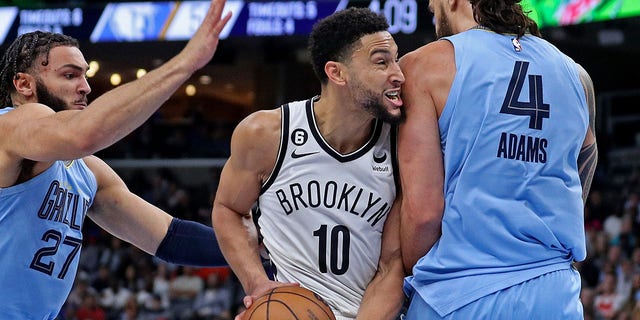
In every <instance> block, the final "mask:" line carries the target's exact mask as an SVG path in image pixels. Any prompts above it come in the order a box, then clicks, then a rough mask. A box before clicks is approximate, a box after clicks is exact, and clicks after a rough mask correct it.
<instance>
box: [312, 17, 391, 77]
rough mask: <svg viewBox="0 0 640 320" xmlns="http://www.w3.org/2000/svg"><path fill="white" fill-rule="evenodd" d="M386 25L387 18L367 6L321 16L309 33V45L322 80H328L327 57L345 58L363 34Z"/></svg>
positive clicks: (376, 30) (313, 63)
mask: <svg viewBox="0 0 640 320" xmlns="http://www.w3.org/2000/svg"><path fill="white" fill-rule="evenodd" d="M387 29H389V23H388V22H387V19H386V18H385V17H384V16H383V15H379V14H377V13H375V12H373V11H371V10H370V9H368V8H359V7H351V8H347V9H344V10H341V11H338V12H336V13H334V14H332V15H330V16H329V17H326V18H324V19H323V20H320V22H318V23H317V24H316V25H314V27H313V29H312V31H311V34H310V35H309V46H308V48H309V52H310V53H311V63H312V65H313V71H314V72H315V74H316V76H317V77H318V79H319V80H320V82H321V83H323V84H325V83H327V81H328V78H327V75H326V74H325V73H324V65H325V64H326V63H327V62H328V61H344V59H347V58H348V57H349V56H350V54H351V52H352V49H354V45H356V43H357V42H356V41H358V40H359V39H360V38H362V37H363V36H366V35H369V34H373V33H376V32H381V31H387Z"/></svg>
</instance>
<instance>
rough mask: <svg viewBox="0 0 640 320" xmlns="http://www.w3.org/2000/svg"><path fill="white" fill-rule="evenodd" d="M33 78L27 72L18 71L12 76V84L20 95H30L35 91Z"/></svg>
mask: <svg viewBox="0 0 640 320" xmlns="http://www.w3.org/2000/svg"><path fill="white" fill-rule="evenodd" d="M34 80H35V79H34V78H33V77H32V76H31V75H30V74H28V73H25V72H18V73H17V74H16V76H15V78H13V86H14V87H15V88H16V92H17V93H18V94H20V95H23V96H26V97H30V96H31V95H33V94H34V93H35V81H34Z"/></svg>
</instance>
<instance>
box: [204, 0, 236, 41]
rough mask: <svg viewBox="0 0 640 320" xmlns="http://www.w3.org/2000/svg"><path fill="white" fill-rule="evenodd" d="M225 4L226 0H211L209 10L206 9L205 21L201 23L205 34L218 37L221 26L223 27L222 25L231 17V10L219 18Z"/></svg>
mask: <svg viewBox="0 0 640 320" xmlns="http://www.w3.org/2000/svg"><path fill="white" fill-rule="evenodd" d="M225 4H226V0H212V1H211V5H210V6H209V10H208V11H207V15H206V16H205V21H204V22H203V23H202V27H203V28H204V32H205V33H206V34H208V35H214V36H215V37H218V35H219V34H220V32H222V28H224V26H225V25H226V24H227V22H228V21H229V19H230V18H231V12H227V14H226V15H225V16H224V17H222V18H220V16H221V15H222V10H223V9H224V6H225Z"/></svg>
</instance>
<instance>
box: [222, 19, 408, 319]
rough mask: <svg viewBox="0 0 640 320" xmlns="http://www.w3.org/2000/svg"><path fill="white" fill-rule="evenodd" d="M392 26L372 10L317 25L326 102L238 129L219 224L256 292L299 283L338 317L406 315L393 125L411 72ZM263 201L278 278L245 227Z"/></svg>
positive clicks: (256, 118) (230, 254) (263, 223)
mask: <svg viewBox="0 0 640 320" xmlns="http://www.w3.org/2000/svg"><path fill="white" fill-rule="evenodd" d="M388 27H389V25H388V23H387V21H386V19H385V18H384V17H383V16H380V15H377V14H375V13H373V12H372V11H370V10H369V9H363V8H359V9H356V8H350V9H346V10H344V11H339V12H337V13H335V14H333V15H332V16H329V17H327V18H325V19H324V20H322V21H320V22H318V24H316V25H315V27H314V28H313V30H312V32H311V35H310V40H309V44H310V46H309V48H310V52H311V58H312V61H313V67H314V70H315V72H316V75H317V76H318V78H319V79H320V83H321V93H320V95H319V96H316V97H313V98H310V99H308V100H305V101H296V102H291V103H287V104H285V105H283V106H281V107H280V108H277V109H273V110H266V111H258V112H256V113H254V114H252V115H249V116H248V117H247V118H246V119H244V120H243V121H242V122H241V123H240V124H239V125H238V127H237V128H236V129H235V132H234V133H233V136H232V139H231V156H230V158H229V160H228V161H227V163H226V165H225V166H224V169H223V171H222V175H221V178H220V184H219V186H218V192H217V194H216V199H215V201H214V206H213V212H212V221H213V226H214V229H215V232H216V236H217V237H218V241H219V242H220V248H221V249H222V252H223V253H224V255H225V257H226V259H227V261H228V262H229V265H230V266H231V267H232V269H233V271H234V272H235V274H236V275H237V276H238V278H239V280H240V282H241V283H242V286H243V288H244V290H245V292H246V293H247V294H248V296H250V297H252V298H256V297H258V296H260V295H261V294H262V293H265V292H266V291H267V290H268V289H270V288H273V287H276V286H280V285H283V284H289V285H290V284H291V283H295V284H300V285H301V286H303V287H306V288H308V289H311V290H313V291H315V292H316V293H318V294H319V295H320V296H322V298H324V299H325V300H326V301H327V302H328V304H329V305H330V306H331V307H332V309H333V311H334V312H335V315H336V316H337V318H338V319H354V318H355V317H356V315H357V316H358V318H361V319H393V318H394V317H396V316H397V313H398V311H399V309H400V307H401V304H402V300H403V294H402V279H403V267H402V260H401V257H400V253H399V245H400V243H399V241H400V239H399V235H398V230H399V220H398V218H399V217H398V216H399V214H398V213H397V212H394V211H395V209H392V205H393V203H394V199H395V196H396V193H397V192H398V191H397V190H396V184H395V181H396V180H395V174H396V173H397V170H396V168H395V164H394V163H396V147H395V144H396V143H395V131H394V128H393V126H392V125H391V124H390V123H398V122H399V121H400V120H401V119H402V113H401V109H400V107H401V105H402V101H401V99H400V86H401V84H402V83H403V82H404V76H403V74H402V72H401V71H400V66H399V65H398V62H397V56H398V48H397V46H396V44H395V41H394V40H393V38H392V37H391V35H390V33H389V32H388V31H387V29H388ZM256 201H257V203H258V212H257V213H255V216H254V217H253V218H254V219H256V220H257V224H258V228H259V233H260V236H261V239H262V240H263V244H264V246H265V248H266V251H267V252H268V256H269V258H270V262H271V268H272V272H273V274H274V277H275V279H274V280H275V281H277V282H274V281H270V280H269V278H268V277H267V273H265V270H264V267H263V264H262V263H261V259H260V255H259V251H260V247H259V244H258V239H257V236H256V234H255V232H254V231H255V230H252V229H251V228H247V226H246V225H245V223H246V222H250V221H251V219H250V217H249V214H248V212H250V209H251V207H252V205H253V204H254V203H255V202H256ZM383 230H384V231H383ZM280 282H283V283H280ZM365 290H366V294H365ZM363 297H364V300H363ZM245 300H246V299H245ZM248 300H250V301H251V299H248ZM250 301H249V303H250Z"/></svg>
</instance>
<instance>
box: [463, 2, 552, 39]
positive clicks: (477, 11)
mask: <svg viewBox="0 0 640 320" xmlns="http://www.w3.org/2000/svg"><path fill="white" fill-rule="evenodd" d="M521 1H522V0H469V2H470V3H471V6H472V7H473V17H474V18H475V20H476V22H478V23H479V24H480V25H481V26H483V27H487V28H489V29H491V30H493V31H495V32H497V33H512V34H516V35H518V38H520V37H522V36H523V35H524V34H525V33H527V32H529V33H531V34H532V35H534V36H538V37H541V34H540V29H539V28H538V25H537V24H536V22H535V21H533V19H531V18H529V17H528V16H527V14H526V13H525V12H524V11H523V9H522V6H521V5H520V2H521ZM527 13H528V12H527Z"/></svg>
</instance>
